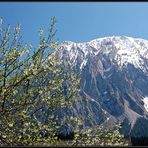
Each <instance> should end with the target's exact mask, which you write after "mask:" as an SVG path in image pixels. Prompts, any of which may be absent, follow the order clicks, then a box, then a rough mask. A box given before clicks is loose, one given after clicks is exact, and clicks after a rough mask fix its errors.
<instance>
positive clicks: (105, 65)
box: [55, 36, 148, 136]
mask: <svg viewBox="0 0 148 148" xmlns="http://www.w3.org/2000/svg"><path fill="white" fill-rule="evenodd" d="M55 53H56V56H57V57H58V58H60V59H61V60H63V61H64V60H67V61H69V62H70V63H71V64H72V67H73V68H74V70H76V72H78V73H80V75H81V92H80V95H81V97H80V98H79V99H78V104H77V105H75V106H74V113H75V114H77V115H79V116H81V117H83V119H84V121H85V123H86V124H85V126H93V125H97V124H100V123H101V122H103V123H104V124H106V125H108V126H109V125H112V124H115V123H120V124H121V125H122V131H123V132H124V133H125V134H126V135H128V134H131V135H136V136H141V135H148V130H147V129H148V124H147V123H148V97H147V96H148V41H147V40H144V39H139V38H131V37H126V36H113V37H105V38H99V39H95V40H92V41H90V42H86V43H74V42H71V41H65V42H63V43H62V44H60V45H59V47H58V48H57V49H56V52H55Z"/></svg>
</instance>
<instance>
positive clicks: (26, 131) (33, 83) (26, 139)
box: [0, 17, 123, 146]
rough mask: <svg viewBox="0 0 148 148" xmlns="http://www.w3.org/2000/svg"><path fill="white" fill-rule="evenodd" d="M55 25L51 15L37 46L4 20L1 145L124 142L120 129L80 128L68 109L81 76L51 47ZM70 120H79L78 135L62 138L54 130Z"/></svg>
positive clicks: (0, 55)
mask: <svg viewBox="0 0 148 148" xmlns="http://www.w3.org/2000/svg"><path fill="white" fill-rule="evenodd" d="M55 24H56V21H55V17H53V18H52V19H51V25H50V26H49V28H48V36H47V37H46V36H44V33H43V30H42V29H40V30H39V37H40V43H39V46H38V47H37V48H33V47H32V46H31V45H24V44H23V42H22V41H21V37H20V26H19V25H18V26H16V27H15V29H14V32H11V30H10V26H9V25H8V26H7V27H6V28H3V27H2V19H0V146H21V145H22V146H25V145H26V146H29V145H32V146H35V145H48V146H50V145H61V144H64V145H68V146H73V145H74V146H77V145H78V146H79V145H81V146H84V145H85V146H86V145H114V144H115V145H120V144H123V141H122V138H123V137H122V136H121V135H120V133H119V132H118V131H117V130H115V131H114V132H113V133H112V132H110V131H108V130H107V131H106V130H103V129H102V128H98V130H96V129H95V131H97V132H95V133H94V132H93V131H94V130H93V129H90V128H89V129H84V130H81V127H82V126H81V125H82V124H83V123H82V121H81V120H80V119H79V118H78V117H71V116H68V115H65V114H64V109H65V108H66V109H71V108H72V101H75V100H76V98H78V94H79V93H78V91H79V78H78V75H77V74H76V73H74V72H73V70H72V67H71V66H70V64H69V63H68V61H67V63H62V62H61V61H60V60H58V59H57V58H56V56H55V54H54V52H53V51H54V49H55V48H56V47H57V42H55V41H54V36H55V33H56V30H55ZM63 116H64V118H62V120H61V119H60V118H61V117H63ZM67 123H69V124H73V125H76V126H75V128H74V129H73V130H74V133H75V136H74V139H73V140H72V141H68V142H64V143H62V142H61V141H59V140H57V136H56V135H57V132H58V131H59V129H61V127H62V126H63V125H64V124H67Z"/></svg>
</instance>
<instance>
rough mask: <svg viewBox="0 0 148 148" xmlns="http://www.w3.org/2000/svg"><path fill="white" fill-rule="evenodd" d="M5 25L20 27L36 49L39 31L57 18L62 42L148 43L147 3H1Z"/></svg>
mask: <svg viewBox="0 0 148 148" xmlns="http://www.w3.org/2000/svg"><path fill="white" fill-rule="evenodd" d="M0 16H2V18H3V22H4V25H6V24H8V23H9V24H10V25H11V26H12V27H14V26H15V25H16V24H17V23H20V24H21V28H22V35H23V39H24V41H25V42H27V43H29V42H31V43H33V45H36V44H37V42H38V39H39V37H38V30H39V28H40V27H43V28H45V31H46V30H47V27H48V24H49V23H50V18H51V17H52V16H56V19H57V26H56V27H57V30H58V32H57V34H56V37H57V38H58V39H59V40H60V41H64V40H70V41H74V42H87V41H90V40H92V39H95V38H100V37H106V36H113V35H125V36H130V37H139V38H145V39H148V2H141V3H140V2H0Z"/></svg>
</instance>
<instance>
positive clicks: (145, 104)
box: [143, 97, 148, 112]
mask: <svg viewBox="0 0 148 148" xmlns="http://www.w3.org/2000/svg"><path fill="white" fill-rule="evenodd" d="M143 102H144V108H145V110H146V111H147V112H148V97H145V98H143Z"/></svg>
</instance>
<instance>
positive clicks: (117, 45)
mask: <svg viewBox="0 0 148 148" xmlns="http://www.w3.org/2000/svg"><path fill="white" fill-rule="evenodd" d="M60 48H62V49H64V50H65V51H67V52H68V53H69V57H70V60H72V63H75V62H76V61H77V60H76V59H77V57H78V56H81V58H82V59H81V61H82V62H81V66H80V69H81V68H83V66H85V65H86V63H87V59H88V57H89V56H90V55H95V56H97V55H98V54H105V55H106V56H108V57H109V58H110V59H111V60H115V61H116V62H117V64H118V66H119V68H120V69H121V68H122V67H123V66H124V65H127V64H128V63H130V64H133V65H134V66H135V67H136V68H140V69H141V70H142V71H146V69H147V67H145V66H144V64H145V60H148V56H147V55H148V41H147V40H144V39H140V38H132V37H127V36H110V37H104V38H98V39H95V40H92V41H89V42H84V43H75V42H71V41H65V42H63V44H62V45H60Z"/></svg>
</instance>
